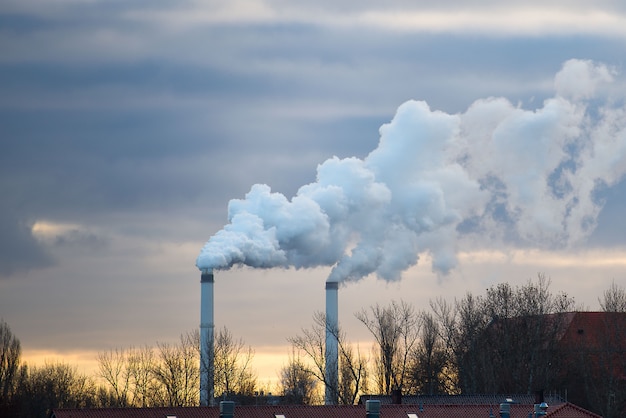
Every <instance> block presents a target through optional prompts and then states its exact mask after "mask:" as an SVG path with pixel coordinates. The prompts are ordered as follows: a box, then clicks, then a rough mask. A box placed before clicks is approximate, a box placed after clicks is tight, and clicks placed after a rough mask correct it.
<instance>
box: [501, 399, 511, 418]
mask: <svg viewBox="0 0 626 418" xmlns="http://www.w3.org/2000/svg"><path fill="white" fill-rule="evenodd" d="M500 418H511V404H510V403H508V402H504V403H501V404H500Z"/></svg>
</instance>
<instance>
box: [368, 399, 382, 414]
mask: <svg viewBox="0 0 626 418" xmlns="http://www.w3.org/2000/svg"><path fill="white" fill-rule="evenodd" d="M365 416H366V417H367V418H380V401H378V400H369V401H365Z"/></svg>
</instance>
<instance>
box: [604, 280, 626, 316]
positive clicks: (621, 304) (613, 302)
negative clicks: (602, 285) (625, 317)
mask: <svg viewBox="0 0 626 418" xmlns="http://www.w3.org/2000/svg"><path fill="white" fill-rule="evenodd" d="M598 302H600V307H601V308H602V310H603V311H604V312H626V289H624V288H623V287H621V286H618V285H617V284H615V280H613V282H612V283H611V287H609V288H608V289H607V290H605V291H604V295H603V298H602V299H598Z"/></svg>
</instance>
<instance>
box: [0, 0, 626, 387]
mask: <svg viewBox="0 0 626 418" xmlns="http://www.w3.org/2000/svg"><path fill="white" fill-rule="evenodd" d="M380 3H381V2H371V1H351V0H350V1H342V2H336V1H335V2H324V1H321V2H320V1H319V0H318V1H314V2H313V1H301V2H297V4H294V2H287V1H280V0H276V1H270V0H256V1H255V0H249V1H246V0H241V1H240V0H235V1H232V0H231V1H212V0H208V1H199V0H197V1H193V0H187V1H177V2H170V1H160V0H159V1H150V2H144V1H128V0H125V1H99V0H54V1H49V0H45V1H44V0H26V1H25V0H5V1H3V2H2V3H1V4H0V51H2V53H1V54H0V74H1V75H0V141H1V142H0V145H1V148H0V149H1V152H0V196H1V198H0V317H1V318H3V319H4V320H5V321H6V322H8V324H9V326H10V327H11V329H12V330H13V332H14V333H15V334H16V335H17V336H18V338H19V339H20V340H21V342H22V346H23V349H24V354H25V358H26V359H27V360H29V359H30V360H31V361H41V359H44V358H48V359H53V358H54V359H56V358H60V359H64V360H67V361H71V362H76V363H78V364H81V365H83V366H84V367H89V364H90V363H93V359H94V357H95V354H96V352H97V351H102V350H107V349H110V348H115V347H129V346H132V345H134V346H138V345H143V344H149V345H153V344H155V342H156V341H161V342H174V341H176V340H177V338H178V336H179V335H180V334H181V333H185V332H187V331H190V330H192V329H195V328H196V327H197V326H198V325H199V316H200V314H199V310H200V307H199V300H200V298H199V290H200V283H199V280H200V272H199V270H198V267H197V266H196V262H197V261H198V262H199V263H200V265H201V266H205V267H209V266H210V267H220V268H221V267H225V266H229V265H230V264H233V263H235V264H237V263H239V262H241V261H243V262H246V263H248V264H257V265H262V266H269V265H272V266H277V267H276V268H271V269H252V268H249V267H237V266H235V267H234V268H232V269H225V270H219V271H216V282H215V292H216V307H215V318H216V325H217V326H218V327H222V326H226V327H228V328H229V329H230V330H231V331H232V332H233V333H234V334H235V335H236V336H238V337H241V338H243V339H244V340H245V341H246V343H248V344H250V345H252V346H253V347H254V348H255V350H256V353H257V355H256V367H257V368H258V370H259V377H260V378H261V380H263V381H264V380H267V379H274V378H275V377H276V370H277V369H278V368H279V367H280V366H281V365H282V364H283V363H284V361H286V355H287V353H288V347H287V345H288V343H287V338H288V337H291V336H294V335H296V334H298V333H299V332H300V329H301V328H303V327H308V326H309V325H310V324H311V316H312V315H313V313H314V312H315V311H318V310H323V303H324V292H323V289H324V282H325V281H326V280H327V279H328V278H329V276H331V277H334V279H336V280H346V283H347V284H346V286H342V288H341V290H340V295H339V298H340V321H341V323H342V324H343V326H344V328H345V329H346V331H347V333H348V337H349V339H351V340H353V341H366V340H367V334H366V330H364V329H363V327H360V326H359V324H358V323H357V322H356V321H355V319H354V316H353V314H354V313H355V312H356V311H358V310H360V309H362V308H367V307H369V306H371V305H373V304H375V303H381V304H386V303H388V302H389V301H391V300H394V299H395V300H398V299H401V298H402V299H404V300H406V301H409V302H413V303H414V304H415V305H416V307H417V308H418V309H426V308H427V306H428V301H429V299H432V298H436V297H438V296H443V297H446V298H449V299H450V300H452V298H454V297H461V296H462V295H463V294H464V293H465V292H467V291H471V292H474V293H476V294H480V293H482V292H483V291H484V289H485V288H486V287H488V286H491V285H493V284H496V283H499V282H503V281H507V282H510V283H511V284H513V285H520V284H523V283H525V282H526V281H527V280H528V279H531V278H535V277H536V275H537V273H539V272H542V273H545V274H546V275H547V276H549V277H550V278H551V281H552V285H551V289H552V290H553V291H554V292H561V291H564V292H567V293H568V294H569V295H571V296H573V297H574V298H575V299H576V300H577V301H578V302H579V303H580V304H581V305H582V306H584V307H586V308H587V309H592V310H594V309H598V297H600V296H601V295H602V292H603V291H604V289H606V288H608V287H609V285H610V283H611V282H612V281H615V282H616V283H618V284H621V285H623V284H624V283H625V282H626V278H625V277H624V270H625V267H626V249H625V244H626V222H625V221H624V218H623V210H622V207H623V205H624V203H625V202H626V181H624V179H623V177H624V173H625V172H626V133H625V132H626V108H625V107H624V103H625V101H626V100H625V99H626V84H625V81H626V68H624V65H625V63H624V59H625V58H626V50H625V49H624V42H625V40H626V29H625V28H626V8H625V7H624V6H623V5H622V4H621V2H617V1H596V2H593V5H591V4H590V3H589V2H574V1H567V2H560V1H527V0H526V1H524V2H507V3H506V5H504V4H503V3H502V2H489V1H481V2H468V1H440V2H436V5H433V2H416V1H410V2H408V1H401V0H397V1H388V2H385V5H384V6H382V5H381V4H380ZM472 3H475V4H472ZM254 185H258V186H254ZM262 185H266V186H262ZM355 190H358V192H356V191H355ZM353 191H355V192H354V193H352V192H353ZM249 192H250V193H249ZM248 193H249V194H248ZM246 196H247V197H246ZM233 199H237V200H234V201H233V202H232V203H231V204H230V206H229V202H230V201H231V200H233ZM338 202H339V203H338ZM237 215H242V216H237ZM309 215H310V216H309ZM242 219H243V220H244V221H245V222H243V221H242ZM250 222H251V223H250ZM225 225H227V226H226V227H225V229H224V230H222V228H224V226H225ZM250 225H252V226H251V228H252V229H254V225H256V226H257V227H258V226H259V225H261V226H260V229H258V228H257V229H256V230H255V231H256V233H255V232H250V231H248V230H246V228H247V227H249V226H250ZM302 225H304V226H302ZM237 233H239V235H237ZM257 233H258V234H257ZM229 234H230V235H229ZM242 234H243V235H242ZM255 234H256V235H255ZM259 234H260V235H259ZM214 235H215V236H216V237H218V238H219V239H213V241H211V242H210V243H211V244H210V245H209V244H207V248H208V250H210V253H211V254H215V253H216V252H217V253H219V252H220V251H222V250H223V248H224V247H228V245H231V244H232V245H234V247H232V246H231V247H228V248H230V249H229V250H223V251H224V254H222V255H224V257H231V258H227V259H225V258H221V259H220V260H216V258H215V257H213V258H211V257H209V256H206V255H205V256H203V257H201V258H199V259H198V260H197V257H198V255H199V254H200V251H201V249H202V248H203V246H204V245H205V243H206V242H207V240H209V238H210V237H212V236H214ZM242 237H244V238H246V240H247V241H245V240H244V241H245V242H246V243H243V244H242V242H244V241H242V240H241V238H242ZM259 237H261V238H264V239H266V241H265V244H268V243H269V244H270V249H269V252H268V253H265V255H268V254H269V255H270V256H272V257H274V258H272V259H273V260H274V262H273V263H266V262H263V261H259V260H260V259H258V258H254V257H253V254H258V251H257V250H258V249H259V248H265V249H267V248H268V247H267V246H264V247H263V246H261V247H258V246H255V245H252V244H250V242H253V241H254V240H255V239H256V238H259ZM231 238H233V239H235V241H234V242H235V243H234V244H233V243H232V242H231V241H228V239H231ZM237 239H239V241H237ZM377 242H378V243H379V245H377V244H376V243H377ZM242 247H245V248H244V249H243V250H244V251H243V252H241V251H239V250H241V249H242ZM232 248H235V250H232ZM236 253H239V254H240V255H241V254H243V256H241V257H240V258H237V257H235V258H232V256H233V254H236ZM220 254H221V253H220ZM276 257H278V258H276ZM277 260H278V261H277ZM364 260H366V261H369V263H364V262H363V261H364ZM372 260H375V261H374V262H372ZM295 267H303V268H301V269H296V268H295Z"/></svg>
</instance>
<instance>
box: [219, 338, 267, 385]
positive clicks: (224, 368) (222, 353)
mask: <svg viewBox="0 0 626 418" xmlns="http://www.w3.org/2000/svg"><path fill="white" fill-rule="evenodd" d="M214 352H215V354H214V367H215V368H214V370H215V396H216V397H220V396H227V395H247V396H252V395H254V391H255V388H256V385H257V383H256V375H255V374H254V372H253V371H252V369H251V367H252V359H253V358H254V350H253V349H252V347H250V346H246V344H245V343H244V341H243V340H242V339H239V340H236V339H235V338H234V337H233V335H232V333H231V332H230V331H229V330H228V329H227V328H226V327H224V328H222V329H221V330H219V331H218V333H217V334H216V335H215V351H214Z"/></svg>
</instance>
